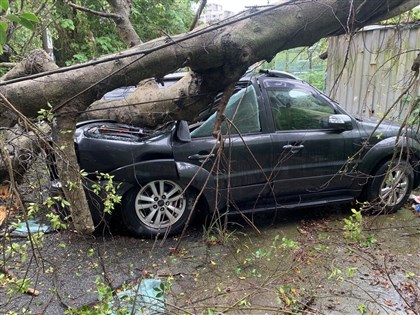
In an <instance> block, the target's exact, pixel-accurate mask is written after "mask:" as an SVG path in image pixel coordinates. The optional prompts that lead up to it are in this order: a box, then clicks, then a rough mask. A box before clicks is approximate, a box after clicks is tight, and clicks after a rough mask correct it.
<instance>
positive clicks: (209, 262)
mask: <svg viewBox="0 0 420 315" xmlns="http://www.w3.org/2000/svg"><path fill="white" fill-rule="evenodd" d="M351 214H352V212H351V211H350V208H349V207H340V208H339V207H336V208H328V209H306V210H299V211H288V212H282V213H277V215H274V214H273V213H271V214H267V215H259V216H256V217H254V220H253V223H254V227H252V226H250V225H249V224H248V223H247V221H246V220H243V219H241V218H239V217H235V218H230V221H231V224H229V226H228V229H227V231H226V232H225V233H223V234H222V233H221V230H220V229H219V230H218V229H215V230H214V231H213V233H209V230H208V229H209V228H208V227H207V228H205V229H204V230H203V228H202V227H201V226H200V225H197V226H195V227H194V228H192V229H190V231H189V234H188V235H187V236H185V237H184V238H183V239H182V241H181V242H180V243H179V240H178V239H177V238H171V239H167V240H165V241H164V242H163V241H161V240H156V241H155V240H141V239H135V238H132V237H129V236H125V235H100V236H96V237H91V238H81V237H79V236H77V235H76V234H74V233H71V232H61V233H54V234H48V235H45V240H44V244H43V246H42V247H41V248H39V249H35V251H32V250H31V249H30V248H28V249H27V253H28V257H27V259H26V261H25V262H22V257H21V256H19V255H15V256H14V258H13V259H8V260H7V267H8V268H9V269H10V270H13V271H14V274H16V275H17V276H18V277H22V278H23V277H26V278H29V279H31V287H34V288H36V289H37V290H39V291H40V295H39V296H37V297H33V296H30V295H27V294H20V293H17V294H16V293H15V294H12V295H8V294H7V290H8V287H7V286H5V287H2V288H0V310H1V311H0V312H1V313H2V314H6V313H7V312H9V311H15V312H17V313H23V310H27V312H28V313H30V314H62V313H64V311H65V310H66V309H67V308H69V307H72V308H78V307H81V306H83V305H90V306H94V305H95V304H97V303H98V292H97V291H98V289H100V287H101V286H102V283H103V284H105V285H107V286H109V287H110V288H112V289H113V290H114V292H118V291H121V290H123V289H124V288H125V287H127V286H128V287H129V286H130V285H132V284H133V283H137V282H138V281H140V280H141V279H142V278H157V279H161V280H162V281H163V283H164V284H165V298H166V313H167V314H282V313H287V314H418V313H420V288H419V287H420V285H419V283H420V224H419V223H420V217H418V216H416V215H415V213H414V211H413V210H412V209H410V208H407V209H403V210H401V211H399V212H398V213H396V214H391V215H381V216H374V217H367V216H363V222H362V225H361V227H362V228H363V229H362V230H361V231H360V233H355V235H356V236H357V237H354V238H347V239H346V238H345V231H344V230H343V227H344V226H345V223H344V222H343V219H344V218H349V216H350V215H351ZM14 241H16V240H14ZM17 241H19V240H17ZM23 241H24V240H22V242H23ZM178 244H180V246H179V248H178V251H175V250H174V248H175V247H176V246H177V245H178ZM98 283H99V284H98Z"/></svg>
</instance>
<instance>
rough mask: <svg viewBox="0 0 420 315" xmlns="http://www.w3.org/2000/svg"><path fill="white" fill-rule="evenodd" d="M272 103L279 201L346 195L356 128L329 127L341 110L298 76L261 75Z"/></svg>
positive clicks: (274, 163) (275, 172) (273, 161)
mask: <svg viewBox="0 0 420 315" xmlns="http://www.w3.org/2000/svg"><path fill="white" fill-rule="evenodd" d="M261 81H262V84H263V86H264V90H265V98H266V101H267V102H268V103H269V104H270V106H269V108H270V109H269V111H270V113H269V114H271V117H272V123H273V129H274V131H273V133H272V143H273V160H272V165H273V167H272V170H273V172H272V174H271V176H270V178H271V179H272V181H273V187H274V192H275V194H276V196H277V198H278V199H279V200H283V201H289V202H301V201H304V200H314V199H320V198H325V197H326V196H328V195H335V196H336V195H338V194H346V193H347V192H346V190H347V189H349V187H350V185H351V182H352V179H351V178H350V177H347V176H344V175H342V174H343V172H342V171H343V170H344V167H345V165H346V162H347V159H348V157H349V156H350V151H351V143H349V142H348V141H347V140H346V139H347V138H346V135H347V133H348V132H351V131H342V132H339V131H337V130H332V129H328V128H325V124H324V123H323V122H325V121H327V120H328V117H329V116H330V115H332V114H337V109H336V107H335V106H333V105H332V104H331V103H329V102H328V101H327V100H326V98H323V97H321V96H320V95H319V93H317V92H316V91H315V90H314V89H313V88H312V87H310V86H308V85H306V84H303V83H300V82H299V81H296V80H287V79H281V80H280V79H276V78H264V79H262V80H261Z"/></svg>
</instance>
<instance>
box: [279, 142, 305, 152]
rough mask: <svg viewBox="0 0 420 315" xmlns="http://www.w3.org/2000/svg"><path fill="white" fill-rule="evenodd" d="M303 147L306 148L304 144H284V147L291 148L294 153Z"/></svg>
mask: <svg viewBox="0 0 420 315" xmlns="http://www.w3.org/2000/svg"><path fill="white" fill-rule="evenodd" d="M303 148H304V145H303V144H299V145H291V144H286V145H285V146H283V149H285V150H290V152H292V153H296V152H298V151H300V150H301V149H303Z"/></svg>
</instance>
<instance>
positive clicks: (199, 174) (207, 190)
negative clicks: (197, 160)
mask: <svg viewBox="0 0 420 315" xmlns="http://www.w3.org/2000/svg"><path fill="white" fill-rule="evenodd" d="M176 165H177V169H178V173H179V177H180V180H181V181H182V182H184V183H186V184H187V185H190V186H191V187H193V188H195V189H197V190H198V191H201V190H203V195H204V198H205V199H206V201H207V204H208V207H209V211H210V212H212V211H213V210H214V209H215V208H216V204H215V199H216V198H215V193H216V184H215V183H216V181H215V179H214V176H213V175H212V174H211V173H209V172H208V171H207V170H206V169H204V168H202V167H200V166H197V165H194V164H190V163H185V162H176ZM203 185H205V186H203Z"/></svg>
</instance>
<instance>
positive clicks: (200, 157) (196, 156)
mask: <svg viewBox="0 0 420 315" xmlns="http://www.w3.org/2000/svg"><path fill="white" fill-rule="evenodd" d="M212 157H214V154H198V153H197V154H193V155H190V156H189V157H188V159H189V160H193V161H200V162H203V161H204V160H206V159H210V158H212Z"/></svg>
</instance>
